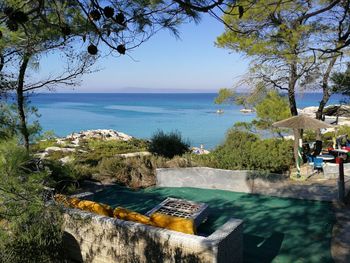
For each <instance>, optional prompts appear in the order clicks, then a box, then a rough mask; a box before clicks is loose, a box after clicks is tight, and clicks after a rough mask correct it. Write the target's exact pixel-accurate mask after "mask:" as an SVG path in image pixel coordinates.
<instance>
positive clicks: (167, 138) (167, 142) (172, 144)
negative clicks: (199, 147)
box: [149, 131, 190, 158]
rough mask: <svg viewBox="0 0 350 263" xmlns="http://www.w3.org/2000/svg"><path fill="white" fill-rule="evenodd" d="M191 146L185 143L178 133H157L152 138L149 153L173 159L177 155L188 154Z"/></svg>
mask: <svg viewBox="0 0 350 263" xmlns="http://www.w3.org/2000/svg"><path fill="white" fill-rule="evenodd" d="M189 146H190V144H189V142H188V141H184V139H183V138H182V137H181V134H180V132H178V131H173V132H170V133H168V134H166V133H164V132H163V131H157V132H156V133H155V134H153V136H152V138H151V143H150V145H149V151H150V152H151V153H153V154H157V155H160V156H163V157H166V158H173V157H174V156H175V155H183V154H184V153H186V152H188V151H189Z"/></svg>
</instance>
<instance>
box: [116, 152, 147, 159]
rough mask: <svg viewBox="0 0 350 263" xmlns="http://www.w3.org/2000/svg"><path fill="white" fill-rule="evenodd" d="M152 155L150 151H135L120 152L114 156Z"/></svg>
mask: <svg viewBox="0 0 350 263" xmlns="http://www.w3.org/2000/svg"><path fill="white" fill-rule="evenodd" d="M149 155H152V154H151V153H150V152H135V153H121V154H117V155H116V156H120V157H124V158H130V157H139V156H149Z"/></svg>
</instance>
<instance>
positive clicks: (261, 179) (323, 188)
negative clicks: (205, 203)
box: [156, 167, 350, 201]
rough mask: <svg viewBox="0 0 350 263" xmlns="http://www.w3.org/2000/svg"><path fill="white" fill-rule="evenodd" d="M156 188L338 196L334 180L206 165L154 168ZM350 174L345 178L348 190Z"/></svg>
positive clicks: (329, 198) (317, 197) (322, 197)
mask: <svg viewBox="0 0 350 263" xmlns="http://www.w3.org/2000/svg"><path fill="white" fill-rule="evenodd" d="M156 176H157V186H159V187H196V188H205V189H221V190H228V191H233V192H242V193H255V194H265V195H271V196H277V197H292V198H298V199H309V200H322V201H334V200H337V199H338V189H337V182H336V180H334V182H333V183H330V184H324V183H322V182H320V183H308V182H307V181H306V182H304V183H303V184H299V183H297V182H296V183H293V182H290V181H289V180H288V177H287V176H284V175H279V174H261V173H259V172H255V171H239V170H235V171H232V170H222V169H214V168H208V167H190V168H161V169H157V172H156ZM349 186H350V177H346V189H347V191H349Z"/></svg>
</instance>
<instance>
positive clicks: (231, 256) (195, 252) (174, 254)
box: [64, 209, 243, 263]
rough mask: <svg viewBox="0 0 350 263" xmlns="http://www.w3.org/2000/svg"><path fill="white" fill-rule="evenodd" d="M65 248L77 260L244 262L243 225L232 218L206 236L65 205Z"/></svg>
mask: <svg viewBox="0 0 350 263" xmlns="http://www.w3.org/2000/svg"><path fill="white" fill-rule="evenodd" d="M64 219H65V220H64V221H65V225H64V227H65V231H66V232H65V242H64V244H65V251H66V253H67V255H69V257H70V259H72V260H75V261H77V262H94V263H110V262H118V263H124V262H125V263H130V262H140V263H141V262H160V263H163V262H181V263H186V262H188V263H190V262H191V263H196V262H203V263H226V262H227V263H230V262H232V263H233V262H237V263H240V262H243V225H242V221H241V220H239V219H231V220H229V221H228V222H227V223H226V224H224V225H223V226H222V227H220V228H219V229H218V230H217V231H215V232H214V233H213V234H211V235H210V236H208V237H202V236H195V235H187V234H183V233H180V232H175V231H170V230H167V229H161V228H157V227H152V226H147V225H143V224H138V223H134V222H128V221H123V220H119V219H114V218H109V217H102V216H97V215H94V214H91V213H87V212H82V211H80V210H75V209H67V210H66V213H65V215H64Z"/></svg>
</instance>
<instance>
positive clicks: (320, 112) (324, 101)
mask: <svg viewBox="0 0 350 263" xmlns="http://www.w3.org/2000/svg"><path fill="white" fill-rule="evenodd" d="M337 59H338V56H335V57H333V58H332V59H331V61H330V62H329V64H328V66H327V70H326V72H325V74H324V75H323V78H322V93H323V95H322V100H321V101H320V104H319V106H318V109H317V112H316V119H318V120H322V115H323V110H324V107H325V106H326V104H327V102H328V100H329V98H330V96H331V94H330V91H329V86H328V82H329V77H330V74H331V72H332V69H333V67H334V64H335V62H336V61H337Z"/></svg>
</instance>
